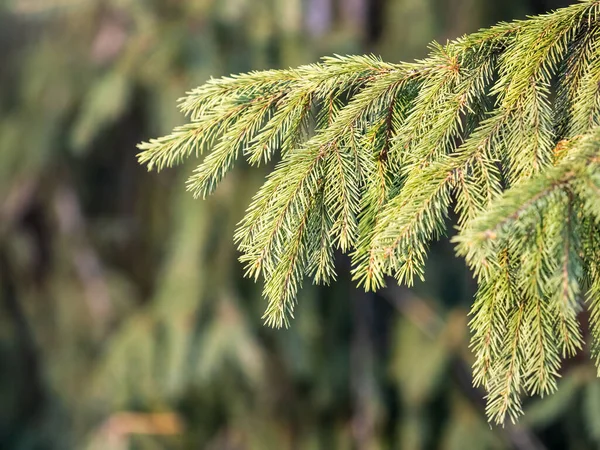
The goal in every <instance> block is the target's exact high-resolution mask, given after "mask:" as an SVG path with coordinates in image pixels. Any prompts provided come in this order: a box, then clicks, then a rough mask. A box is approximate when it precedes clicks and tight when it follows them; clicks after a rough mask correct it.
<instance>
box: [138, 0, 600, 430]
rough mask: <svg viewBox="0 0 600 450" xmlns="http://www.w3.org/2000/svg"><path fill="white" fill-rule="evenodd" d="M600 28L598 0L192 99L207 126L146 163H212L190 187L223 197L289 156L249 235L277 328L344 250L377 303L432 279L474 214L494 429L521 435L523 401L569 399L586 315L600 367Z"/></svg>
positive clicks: (158, 146) (469, 256)
mask: <svg viewBox="0 0 600 450" xmlns="http://www.w3.org/2000/svg"><path fill="white" fill-rule="evenodd" d="M599 12H600V2H599V1H597V0H596V1H583V2H580V3H577V4H575V5H573V6H570V7H568V8H564V9H561V10H557V11H555V12H552V13H549V14H547V15H543V16H538V17H533V18H529V19H527V20H524V21H516V22H512V23H501V24H499V25H497V26H494V27H492V28H489V29H486V30H482V31H480V32H477V33H474V34H471V35H468V36H464V37H462V38H460V39H457V40H454V41H451V42H449V43H447V44H446V45H438V44H434V45H432V47H431V53H430V55H429V57H428V58H427V59H424V60H420V61H417V62H414V63H399V64H390V63H385V62H383V61H381V60H380V59H378V58H376V57H373V56H351V57H339V56H336V57H333V58H324V59H323V60H322V62H320V63H318V64H312V65H307V66H302V67H299V68H297V69H288V70H272V71H262V72H251V73H248V74H244V75H238V76H233V77H229V78H221V79H212V80H210V81H209V82H207V83H206V84H205V85H203V86H200V87H199V88H197V89H195V90H193V91H191V92H190V93H188V95H187V96H186V97H185V98H183V99H182V100H181V103H180V108H181V110H182V111H183V112H184V113H185V114H186V115H187V116H189V118H190V122H189V123H188V124H186V125H183V126H181V127H178V128H176V129H175V130H174V131H173V133H172V134H170V135H168V136H165V137H162V138H159V139H153V140H150V141H149V142H148V143H143V144H140V146H139V148H140V150H141V153H140V154H139V160H140V162H141V163H143V164H146V165H147V167H148V168H149V169H162V168H164V167H168V166H173V165H174V164H177V163H179V162H181V161H182V160H184V159H185V158H187V157H189V156H191V155H195V156H198V155H199V154H201V153H202V152H203V151H205V150H210V153H209V154H208V156H206V158H205V159H204V160H203V161H202V163H201V164H200V165H199V166H198V168H197V169H196V170H195V172H194V174H193V175H192V176H191V177H190V178H189V181H188V187H189V190H190V191H192V192H193V193H194V194H195V195H196V196H206V195H207V194H210V193H211V192H212V191H213V190H214V189H215V188H216V187H217V185H218V183H219V182H220V181H221V179H222V178H223V177H224V176H225V175H226V173H227V172H228V171H229V170H231V169H232V167H233V165H234V163H235V161H236V160H237V159H238V157H239V156H240V155H243V156H244V157H245V158H246V159H247V161H248V162H249V163H250V164H252V165H259V164H261V163H266V162H268V161H270V160H271V159H272V158H273V157H274V156H275V154H276V153H278V154H279V157H280V161H279V162H278V163H277V165H276V166H275V168H274V170H273V171H272V173H271V174H270V175H269V176H268V178H267V180H266V182H265V183H264V185H263V186H262V187H261V189H260V190H259V191H258V193H256V195H255V196H254V199H253V201H252V203H251V205H250V207H249V208H248V211H247V214H246V216H245V217H244V219H243V220H242V222H241V223H240V225H239V228H238V230H237V233H236V235H235V240H236V242H237V244H238V246H239V249H240V250H241V252H242V255H243V256H242V257H241V259H242V261H243V262H244V263H245V264H246V267H247V274H248V275H249V276H252V277H254V278H258V277H260V276H262V277H263V278H264V280H265V284H264V294H265V297H266V298H267V299H268V307H267V310H266V312H265V316H264V318H265V320H266V322H267V323H268V324H269V325H272V326H276V327H280V326H283V325H287V324H288V320H289V318H290V317H292V315H293V309H294V304H295V298H296V294H297V291H298V289H299V288H300V286H301V284H302V280H303V279H304V278H305V277H312V279H313V280H314V281H315V282H317V283H328V282H330V281H331V280H333V279H335V269H334V263H333V255H334V250H335V249H341V251H343V252H347V253H349V254H350V256H351V258H352V261H353V267H354V268H353V275H354V278H355V280H356V281H357V282H358V284H359V285H361V286H363V287H364V288H365V289H368V290H376V289H378V288H381V287H382V286H383V285H384V283H385V278H386V276H393V277H395V278H396V279H397V280H398V282H400V283H407V284H409V285H410V284H411V283H412V282H413V280H414V279H415V277H419V278H422V277H423V268H424V264H425V258H426V254H427V249H428V246H429V244H430V242H431V241H432V240H434V239H437V238H438V237H440V236H441V235H443V234H444V233H445V232H446V229H447V223H446V219H447V217H448V215H449V211H450V210H451V208H453V209H454V210H456V211H457V214H458V217H459V221H458V234H457V236H456V237H455V238H454V241H455V243H456V245H457V251H458V253H459V254H460V255H462V256H464V257H465V258H466V261H467V263H468V264H469V266H470V267H471V268H472V269H473V271H474V273H475V275H476V277H477V281H478V285H479V290H478V293H477V296H476V299H475V302H474V304H473V309H472V313H471V314H472V319H471V322H470V326H471V330H472V348H473V351H474V353H475V357H476V362H475V364H474V368H473V369H474V381H475V384H476V385H477V386H483V387H484V388H485V389H486V390H487V392H488V397H487V412H488V415H489V417H490V419H491V420H494V421H496V422H498V423H503V422H504V420H505V418H506V416H508V417H509V418H510V419H511V420H513V421H514V420H515V419H516V418H517V417H518V415H519V414H520V413H521V412H522V410H521V402H520V397H521V395H522V394H524V393H526V394H541V395H544V394H547V393H550V392H552V391H554V390H555V389H556V380H557V377H558V376H559V370H560V363H561V359H562V358H564V357H569V356H572V355H574V354H575V353H576V352H578V351H579V350H580V349H581V348H582V345H583V337H582V332H581V329H580V325H579V322H578V314H579V312H580V310H581V309H582V307H583V305H584V304H586V303H587V308H588V309H589V311H590V316H591V320H590V332H591V334H592V336H591V340H592V343H591V350H592V355H593V357H594V358H595V359H596V362H597V363H598V362H600V351H599V350H600V127H598V125H600V25H599V23H598V13H599Z"/></svg>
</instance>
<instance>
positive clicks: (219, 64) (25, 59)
mask: <svg viewBox="0 0 600 450" xmlns="http://www.w3.org/2000/svg"><path fill="white" fill-rule="evenodd" d="M563 3H564V2H563ZM553 6H559V2H543V1H531V2H522V1H519V0H514V1H507V2H502V4H501V5H495V4H490V3H488V2H486V1H485V0H448V1H442V0H427V1H421V0H387V1H383V0H346V1H343V0H286V1H282V0H281V1H278V0H104V1H102V0H88V1H83V0H60V1H59V0H52V1H50V0H10V1H5V2H4V3H2V4H0V49H1V51H2V56H3V58H2V64H1V65H0V448H7V449H19V450H20V449H23V450H29V449H85V448H89V449H110V450H113V449H116V450H120V449H129V448H131V449H188V448H194V449H218V450H222V449H236V450H237V449H240V450H242V449H243V450H245V449H248V450H269V449H274V450H280V449H302V450H304V449H307V450H311V449H315V450H316V449H359V450H363V449H365V450H367V449H368V450H370V449H388V448H389V449H432V448H440V449H456V450H462V449H469V448H473V449H482V448H491V449H495V448H498V449H501V448H519V449H542V448H561V449H562V448H572V449H586V448H596V447H595V446H596V445H597V443H599V442H600V431H599V430H600V384H599V383H598V381H597V380H596V379H595V378H594V369H593V368H592V367H590V366H589V365H588V364H587V363H584V362H583V361H584V360H586V358H582V361H579V360H575V361H573V362H572V363H570V364H568V366H569V367H567V369H566V371H565V374H564V380H563V386H562V387H561V389H559V391H558V393H557V395H554V396H552V397H549V398H548V399H545V400H542V401H539V402H533V403H532V404H531V405H529V412H528V414H527V415H526V420H525V421H524V423H522V424H521V425H519V426H507V427H506V428H503V429H502V428H501V429H497V428H493V429H490V428H489V426H488V425H487V424H486V421H485V416H484V413H483V403H482V402H481V395H482V394H481V393H480V392H477V391H475V390H473V389H472V387H471V381H470V364H471V355H470V353H469V350H468V347H467V345H468V344H467V343H468V336H467V327H466V322H467V318H466V311H467V310H468V306H469V303H470V301H471V295H472V287H473V286H472V281H471V280H470V277H469V275H468V273H467V272H466V270H465V269H464V268H463V267H462V266H460V265H458V264H456V263H455V262H454V257H453V254H452V251H451V249H450V247H449V246H448V244H447V243H444V242H441V243H439V244H438V245H437V246H436V247H435V248H434V255H433V256H432V258H431V262H430V264H429V266H428V270H429V272H430V273H429V274H428V276H427V279H428V280H429V281H428V284H427V285H422V286H419V287H418V288H417V289H416V290H415V291H414V292H409V291H405V290H401V289H399V288H390V289H388V290H387V291H385V292H383V293H382V294H381V295H378V296H374V295H370V294H369V295H366V294H364V293H361V292H359V291H357V290H355V289H354V288H353V287H352V285H351V283H350V282H349V281H348V279H349V275H348V268H347V261H345V260H344V259H343V258H339V261H338V264H339V267H340V268H341V270H340V273H341V275H340V281H339V282H338V283H337V284H336V285H335V286H334V287H332V288H316V287H306V288H305V289H303V291H302V294H301V295H302V297H303V298H302V299H301V302H300V304H301V305H302V306H301V308H298V311H297V317H296V320H295V321H294V323H293V327H292V328H291V329H289V330H286V331H274V330H271V329H267V328H265V327H263V326H262V324H261V322H260V316H261V314H262V311H263V309H264V304H263V300H262V298H261V296H260V286H258V287H257V286H255V285H254V284H253V283H252V282H251V281H248V280H244V279H243V278H242V269H241V266H240V264H239V263H238V262H237V256H238V255H237V253H236V251H235V249H234V246H233V242H232V239H231V236H232V235H233V229H234V226H235V224H236V222H238V221H239V220H240V219H241V217H242V215H243V210H244V208H245V207H246V206H247V204H248V203H249V195H250V193H251V192H255V191H256V189H257V187H258V185H259V183H260V182H261V180H262V179H263V176H264V174H263V173H260V171H252V172H250V171H245V170H239V171H236V172H235V173H232V174H231V175H230V176H228V178H227V179H226V181H225V183H224V184H223V185H222V186H221V187H220V188H219V190H218V192H217V193H216V195H214V196H212V197H211V198H210V199H208V200H206V201H194V200H193V199H192V197H191V195H189V194H188V193H186V192H184V191H183V189H181V188H180V186H181V185H182V184H183V183H182V180H180V179H179V172H177V171H171V172H165V173H162V174H161V175H160V176H159V177H157V176H155V175H152V176H148V175H147V174H146V173H145V171H144V169H142V168H141V167H139V166H138V164H137V162H136V159H135V153H136V148H135V144H136V143H137V142H139V141H140V140H142V139H143V138H145V137H147V136H150V135H158V134H164V133H166V132H168V131H169V130H170V129H171V128H172V127H173V126H174V125H177V124H178V123H181V122H182V121H183V120H182V119H183V118H182V117H180V116H179V115H178V114H177V113H176V109H175V108H174V107H173V105H174V102H175V101H176V99H177V98H178V97H180V96H181V95H182V94H183V93H184V92H185V91H186V90H188V89H190V88H192V87H195V86H196V85H199V84H201V83H202V82H203V81H205V80H206V79H207V78H208V77H210V76H219V75H223V74H227V73H230V72H243V71H247V70H250V69H261V68H271V67H287V66H296V65H298V64H302V63H308V62H313V61H315V60H316V59H317V58H318V57H319V56H321V55H325V54H331V53H334V52H335V53H341V54H345V53H363V52H366V51H373V52H376V53H380V54H382V56H384V58H386V59H388V60H398V59H401V58H402V59H406V58H407V57H415V56H422V55H423V54H424V53H425V50H426V49H425V47H424V46H425V44H426V43H427V42H428V41H430V40H431V39H433V38H438V39H445V38H447V37H453V36H455V35H457V34H461V33H463V32H468V31H473V30H474V29H476V28H477V27H479V26H483V25H488V24H490V23H492V22H494V21H496V20H498V19H511V18H514V17H518V16H522V15H523V14H525V13H537V12H542V11H543V10H544V9H549V8H550V7H553ZM183 172H184V173H185V172H187V170H186V168H183Z"/></svg>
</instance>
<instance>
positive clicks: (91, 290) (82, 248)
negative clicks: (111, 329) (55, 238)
mask: <svg viewBox="0 0 600 450" xmlns="http://www.w3.org/2000/svg"><path fill="white" fill-rule="evenodd" d="M54 209H55V212H56V217H57V220H58V225H59V229H60V231H61V233H62V234H63V235H65V237H68V239H69V243H70V244H71V246H72V247H71V250H72V257H73V266H74V268H75V271H76V272H77V275H78V277H79V279H80V280H81V282H82V284H83V288H84V291H85V299H86V301H87V304H88V307H89V309H90V312H91V314H92V318H93V319H94V321H95V322H96V323H97V324H98V325H100V326H101V327H102V326H103V325H105V324H106V322H107V320H108V319H109V316H110V313H111V300H110V293H109V289H108V284H107V282H106V279H105V277H104V270H103V268H102V263H101V261H100V257H99V256H98V254H97V253H96V251H95V249H94V247H93V246H92V245H91V244H90V243H89V240H88V238H87V235H86V224H85V219H84V217H83V214H82V212H81V207H80V205H79V200H78V198H77V194H76V193H75V190H74V189H73V187H72V186H71V185H70V184H67V183H63V184H61V185H60V186H59V187H58V188H57V190H56V193H55V195H54Z"/></svg>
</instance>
